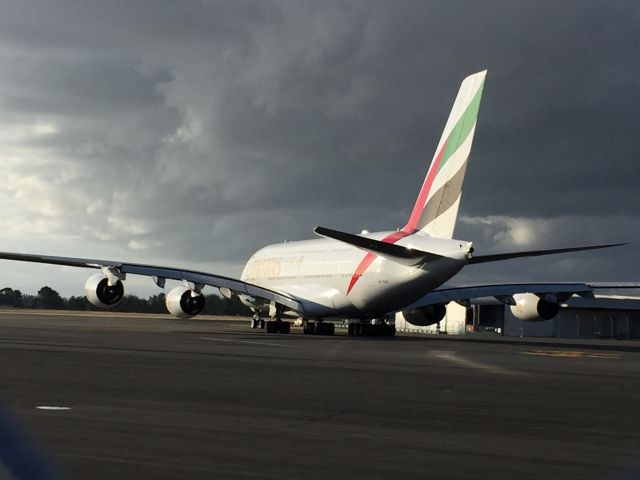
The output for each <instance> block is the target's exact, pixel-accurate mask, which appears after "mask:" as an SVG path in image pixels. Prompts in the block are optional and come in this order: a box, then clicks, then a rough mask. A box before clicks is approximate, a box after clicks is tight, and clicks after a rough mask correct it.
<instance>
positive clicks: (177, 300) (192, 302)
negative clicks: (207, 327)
mask: <svg viewBox="0 0 640 480" xmlns="http://www.w3.org/2000/svg"><path fill="white" fill-rule="evenodd" d="M166 305H167V310H169V313H171V315H173V316H174V317H178V318H183V319H187V318H191V317H195V316H196V315H198V314H199V313H200V312H202V310H203V309H204V305H205V300H204V295H202V294H201V293H196V292H194V291H193V290H191V289H190V288H189V287H186V286H184V285H182V286H179V287H176V288H174V289H173V290H171V291H170V292H169V294H168V295H167V298H166Z"/></svg>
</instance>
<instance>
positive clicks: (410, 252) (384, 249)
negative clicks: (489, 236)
mask: <svg viewBox="0 0 640 480" xmlns="http://www.w3.org/2000/svg"><path fill="white" fill-rule="evenodd" d="M313 231H314V232H315V233H317V234H318V235H320V236H322V237H327V238H332V239H334V240H338V241H340V242H344V243H347V244H349V245H353V246H354V247H357V248H360V249H362V250H365V251H367V252H372V253H375V254H377V255H380V256H382V257H385V258H388V259H389V260H392V261H394V262H397V263H401V264H403V265H410V266H415V265H421V264H424V263H427V262H431V261H433V260H437V259H439V258H442V255H438V254H436V253H429V252H424V251H422V250H416V249H414V248H406V247H403V246H401V245H394V244H392V243H387V242H381V241H379V240H374V239H373V238H367V237H362V236H360V235H353V234H351V233H345V232H339V231H337V230H331V229H329V228H324V227H316V228H314V229H313Z"/></svg>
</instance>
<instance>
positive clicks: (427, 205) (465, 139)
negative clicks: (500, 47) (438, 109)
mask: <svg viewBox="0 0 640 480" xmlns="http://www.w3.org/2000/svg"><path fill="white" fill-rule="evenodd" d="M486 74H487V71H486V70H484V71H482V72H478V73H474V74H473V75H470V76H468V77H467V78H465V79H464V80H463V81H462V84H461V85H460V90H459V91H458V96H457V97H456V100H455V102H454V104H453V107H452V109H451V113H450V114H449V119H448V120H447V123H446V125H445V127H444V131H443V132H442V137H441V138H440V142H439V143H438V148H437V149H436V151H435V154H434V157H433V160H432V162H431V166H430V167H429V171H428V172H427V176H426V178H425V180H424V183H423V184H422V188H421V189H420V193H419V195H418V198H417V200H416V203H415V206H414V207H413V211H412V212H411V216H410V217H409V221H408V222H407V224H406V225H405V226H404V228H403V229H402V230H403V231H405V232H407V233H414V232H417V231H422V232H425V233H427V234H429V235H432V236H435V237H442V238H452V236H453V229H454V227H455V223H456V217H457V216H458V207H459V205H460V197H461V196H462V182H463V180H464V174H465V171H466V168H467V159H468V158H469V153H470V152H471V144H472V142H473V134H474V132H475V128H476V121H477V118H478V109H479V108H480V98H481V97H482V89H483V87H484V79H485V76H486Z"/></svg>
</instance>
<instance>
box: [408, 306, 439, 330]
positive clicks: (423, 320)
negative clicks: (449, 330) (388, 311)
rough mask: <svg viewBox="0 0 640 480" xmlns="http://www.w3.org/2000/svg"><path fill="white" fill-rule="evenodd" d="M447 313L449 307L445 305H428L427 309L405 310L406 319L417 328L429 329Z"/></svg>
mask: <svg viewBox="0 0 640 480" xmlns="http://www.w3.org/2000/svg"><path fill="white" fill-rule="evenodd" d="M446 313H447V307H446V305H445V304H443V303H437V304H435V305H427V306H426V307H418V308H412V309H410V310H403V311H402V315H403V316H404V319H405V320H406V321H407V322H409V323H410V324H411V325H415V326H416V327H428V326H429V325H433V324H434V323H438V322H439V321H440V320H442V319H443V318H444V316H445V314H446Z"/></svg>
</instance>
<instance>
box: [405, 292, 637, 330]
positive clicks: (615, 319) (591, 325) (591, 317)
mask: <svg viewBox="0 0 640 480" xmlns="http://www.w3.org/2000/svg"><path fill="white" fill-rule="evenodd" d="M560 306H561V308H560V312H559V313H558V315H556V316H555V317H554V318H552V319H550V320H544V321H536V322H532V321H524V320H520V319H519V318H517V317H515V316H514V315H513V313H512V312H511V309H510V308H509V306H508V305H505V304H503V303H500V302H498V301H496V300H487V301H485V302H481V303H479V304H477V305H474V306H472V307H471V308H465V307H464V306H461V305H459V304H457V303H454V302H451V303H449V304H448V305H447V313H446V315H445V317H444V318H443V319H442V320H441V321H440V322H439V323H437V324H434V325H430V326H427V327H417V326H414V325H411V324H410V323H409V322H407V321H406V320H405V319H404V317H403V315H402V313H398V314H396V318H395V322H396V330H397V331H400V332H410V333H424V334H448V335H466V334H476V333H484V334H494V335H502V336H508V337H548V338H594V339H598V338H601V339H617V340H631V339H636V340H637V339H640V297H631V296H615V295H603V296H597V297H595V298H582V297H571V298H569V299H568V300H567V301H566V302H563V303H561V304H560Z"/></svg>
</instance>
